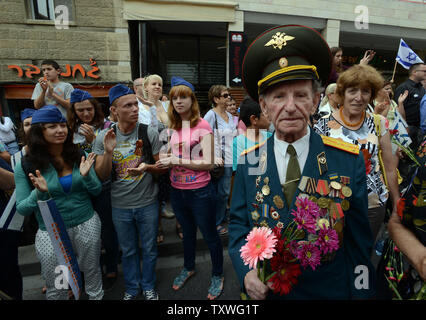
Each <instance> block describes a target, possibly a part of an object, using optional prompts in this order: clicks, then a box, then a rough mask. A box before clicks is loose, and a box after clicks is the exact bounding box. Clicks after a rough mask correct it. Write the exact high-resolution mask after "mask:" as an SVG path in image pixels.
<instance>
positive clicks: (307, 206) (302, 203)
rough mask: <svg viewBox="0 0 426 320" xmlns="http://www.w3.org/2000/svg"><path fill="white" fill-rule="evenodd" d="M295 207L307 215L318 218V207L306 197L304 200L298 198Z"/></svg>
mask: <svg viewBox="0 0 426 320" xmlns="http://www.w3.org/2000/svg"><path fill="white" fill-rule="evenodd" d="M296 207H298V208H300V209H301V210H304V211H306V212H307V213H308V214H310V215H312V216H313V217H314V218H318V217H319V215H320V207H318V205H317V204H316V203H315V202H313V201H311V200H309V199H308V198H306V197H305V198H301V197H298V198H297V200H296Z"/></svg>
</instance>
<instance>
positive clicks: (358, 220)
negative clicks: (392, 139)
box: [229, 130, 376, 300]
mask: <svg viewBox="0 0 426 320" xmlns="http://www.w3.org/2000/svg"><path fill="white" fill-rule="evenodd" d="M335 141H339V140H335ZM309 144H310V147H309V154H308V158H307V160H306V164H305V167H304V169H303V172H302V173H301V177H303V176H306V177H309V178H314V179H315V180H314V181H315V182H318V180H327V181H328V182H330V181H331V180H330V179H331V178H332V179H337V180H335V181H339V182H340V181H343V182H344V183H346V186H347V187H349V188H350V189H351V191H352V192H351V195H350V196H348V197H346V198H345V199H342V198H333V197H332V196H333V194H331V193H330V195H326V196H325V197H326V198H331V199H333V202H335V203H341V201H343V200H347V201H348V202H349V208H347V203H345V206H344V207H345V209H346V211H343V210H342V212H343V214H344V227H343V228H342V229H341V230H340V232H338V233H339V238H340V237H342V236H343V238H341V239H342V241H341V244H340V248H339V249H338V250H337V251H336V254H335V256H334V258H333V259H332V260H331V261H325V262H324V261H322V262H321V265H320V266H318V267H317V268H316V269H315V271H314V270H312V269H311V268H310V267H307V268H306V269H303V267H301V270H302V274H301V275H300V276H299V277H298V283H297V284H296V285H294V286H293V288H292V290H291V292H290V293H289V294H288V295H284V296H281V297H280V296H279V295H278V294H277V295H275V294H273V292H272V291H269V296H268V299H269V298H270V299H274V298H282V299H298V300H299V299H369V298H371V297H372V296H374V295H375V289H376V278H375V271H374V267H373V265H372V263H371V260H370V254H371V250H372V246H373V239H372V233H371V230H370V225H369V220H368V217H367V210H368V198H367V188H366V173H365V172H366V171H365V164H364V159H363V157H362V155H361V154H358V155H355V154H352V153H349V152H347V151H343V150H340V149H338V148H336V147H334V146H331V145H330V144H333V142H331V143H330V142H328V143H327V144H328V145H326V144H324V143H323V139H322V137H321V136H320V135H318V134H317V133H315V132H314V131H313V130H311V134H310V141H309ZM322 152H324V154H323V155H321V153H322ZM253 153H255V157H257V158H256V159H257V161H253ZM318 156H320V157H323V158H324V157H325V160H326V161H325V166H324V165H323V166H322V169H321V170H322V174H321V173H320V167H319V164H320V163H319V158H318ZM244 157H245V158H244V162H243V163H241V164H239V165H238V168H237V173H236V176H235V180H234V191H233V195H232V202H231V209H230V224H229V255H230V257H231V260H232V263H233V265H234V268H235V270H236V273H237V275H238V278H239V281H240V283H241V286H242V288H243V289H244V277H245V275H246V273H247V272H248V271H250V270H249V268H248V265H244V262H243V260H242V259H241V256H240V248H241V247H242V246H243V245H244V244H245V243H246V241H245V239H246V236H247V235H248V233H249V232H250V231H251V229H252V228H253V227H255V226H262V225H265V222H266V223H267V224H268V226H269V227H270V228H274V227H275V226H277V224H280V223H282V224H281V226H282V225H284V227H286V226H287V225H288V224H289V223H290V222H291V221H292V219H293V215H291V212H292V210H296V206H295V201H296V197H297V196H298V195H299V194H301V193H305V194H308V195H309V196H315V197H316V198H317V199H318V198H320V197H322V196H321V195H320V194H318V193H316V191H313V190H312V188H308V187H306V186H305V190H304V192H302V191H301V190H300V189H299V188H300V187H301V184H299V188H298V189H297V191H296V192H295V195H294V198H293V201H292V203H291V206H290V208H288V206H287V203H286V200H285V197H284V194H283V191H282V187H281V184H280V180H279V175H278V171H277V166H276V162H275V153H274V138H273V136H272V137H270V138H269V139H268V140H267V141H266V143H265V144H263V145H262V146H260V147H258V148H256V149H255V150H253V151H251V152H248V153H247V154H245V155H244ZM240 160H242V159H240ZM262 166H264V169H265V171H264V172H263V173H261V172H260V174H259V172H258V173H257V174H254V175H253V174H251V173H253V172H249V171H250V170H253V168H256V167H262ZM259 177H260V178H259ZM266 177H267V178H268V179H266V182H267V184H268V186H269V189H270V192H269V194H268V195H263V194H262V192H261V190H262V187H263V185H264V184H265V182H264V181H265V178H266ZM311 181H313V179H311ZM302 189H303V188H302ZM259 192H260V193H259ZM256 197H257V198H256ZM255 206H257V207H258V209H257V214H252V212H253V211H254V209H255ZM280 207H281V208H280ZM339 207H340V206H339ZM271 208H272V209H271ZM268 211H269V213H268ZM274 211H275V212H274ZM336 231H337V230H336ZM360 276H361V278H360Z"/></svg>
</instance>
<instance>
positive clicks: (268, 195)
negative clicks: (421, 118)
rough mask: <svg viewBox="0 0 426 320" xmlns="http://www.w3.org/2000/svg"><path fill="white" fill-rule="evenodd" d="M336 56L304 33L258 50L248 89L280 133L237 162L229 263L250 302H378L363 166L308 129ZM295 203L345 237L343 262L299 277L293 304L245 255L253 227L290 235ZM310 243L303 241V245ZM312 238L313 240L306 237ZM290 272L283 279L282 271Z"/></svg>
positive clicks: (285, 35)
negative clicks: (306, 204)
mask: <svg viewBox="0 0 426 320" xmlns="http://www.w3.org/2000/svg"><path fill="white" fill-rule="evenodd" d="M331 62H332V58H331V54H330V50H329V47H328V45H327V43H326V42H325V41H324V39H323V38H322V37H321V35H320V34H319V33H318V32H317V31H315V30H313V29H311V28H308V27H304V26H294V25H289V26H280V27H276V28H273V29H270V30H268V31H266V32H264V33H263V34H261V35H260V36H258V37H257V39H256V40H254V42H253V43H252V44H251V46H250V47H249V48H248V50H247V52H246V56H245V58H244V62H243V83H244V87H245V89H246V90H247V92H248V94H249V95H250V96H251V97H252V98H253V99H254V100H258V101H259V103H260V105H261V108H262V111H263V112H264V114H265V115H266V116H267V117H268V118H269V120H270V121H271V122H272V123H273V124H274V127H275V134H274V135H273V136H271V137H270V138H269V139H268V140H266V142H264V143H261V144H259V145H257V146H255V147H253V148H251V149H249V150H245V151H244V152H243V153H242V154H241V156H240V157H244V158H243V159H239V165H238V168H237V173H236V176H235V181H234V194H233V197H232V203H231V209H230V213H231V215H230V224H229V255H230V257H231V260H232V262H233V265H234V268H235V270H236V273H237V275H238V278H239V280H240V283H241V286H242V289H243V290H244V291H245V292H246V293H247V294H248V295H249V297H250V298H252V299H266V298H268V299H276V298H283V299H297V300H301V299H370V298H372V297H374V295H375V287H376V279H375V271H374V267H373V265H372V263H371V260H370V252H371V249H372V245H373V239H372V233H371V230H370V226H369V222H368V218H367V202H368V199H367V190H366V173H365V164H364V160H363V157H362V155H361V154H359V150H358V148H357V147H356V146H354V145H352V144H349V143H346V142H343V141H341V140H337V139H333V138H329V137H321V136H319V135H318V134H316V133H315V132H314V131H313V130H312V129H311V128H310V127H309V116H310V115H311V114H313V113H314V111H315V109H316V106H317V105H318V102H319V99H320V94H319V93H318V88H319V86H320V85H321V81H322V83H326V82H327V80H328V78H329V75H330V72H331ZM297 197H308V198H309V199H310V200H311V201H314V202H316V203H317V204H318V206H319V207H320V208H323V209H326V210H329V211H330V212H331V215H330V216H333V217H334V218H335V219H331V220H330V224H331V225H332V227H333V228H334V230H336V232H337V234H338V236H339V248H338V249H337V251H335V254H334V255H332V256H331V257H328V258H327V259H323V260H322V261H321V264H320V265H319V266H318V267H317V268H315V270H312V269H310V268H306V269H301V271H302V273H301V274H300V276H298V278H297V283H296V284H294V285H293V286H292V289H291V291H290V292H289V293H288V294H286V295H282V296H280V295H278V294H274V293H273V291H272V290H271V289H272V286H271V283H270V282H266V284H265V283H263V282H262V281H260V279H259V278H258V273H257V270H256V269H251V270H250V269H249V267H248V266H247V265H245V264H244V261H243V260H242V258H241V252H240V249H241V247H242V246H244V245H245V243H246V237H247V235H248V234H249V232H250V231H251V230H252V229H253V228H254V227H261V226H267V227H269V228H271V229H272V228H274V227H279V228H285V227H286V226H287V225H288V224H289V223H290V222H291V221H293V218H294V216H293V215H292V214H291V212H292V211H293V210H295V209H296V206H295V202H296V198H297ZM303 237H307V235H306V234H305V235H304V236H302V238H301V239H299V240H304V238H303ZM305 239H306V238H305ZM281 271H283V272H285V270H281Z"/></svg>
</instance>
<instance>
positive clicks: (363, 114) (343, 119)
mask: <svg viewBox="0 0 426 320" xmlns="http://www.w3.org/2000/svg"><path fill="white" fill-rule="evenodd" d="M339 114H340V118H341V119H342V121H343V123H344V124H345V125H346V126H348V127H358V126H359V125H360V124H361V123H362V122H363V121H364V118H365V111H363V112H362V117H361V120H359V121H358V122H357V123H350V122H347V121H346V120H345V118H344V117H343V106H342V107H341V108H340V109H339Z"/></svg>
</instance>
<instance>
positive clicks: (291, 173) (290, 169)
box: [283, 144, 300, 208]
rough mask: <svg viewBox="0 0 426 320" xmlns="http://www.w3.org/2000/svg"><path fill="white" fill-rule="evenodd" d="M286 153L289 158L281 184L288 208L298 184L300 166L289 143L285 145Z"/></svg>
mask: <svg viewBox="0 0 426 320" xmlns="http://www.w3.org/2000/svg"><path fill="white" fill-rule="evenodd" d="M287 153H288V154H289V155H290V160H289V161H288V165H287V173H286V178H285V183H284V186H283V192H284V196H285V199H286V200H287V205H288V207H289V208H290V206H291V201H292V200H293V196H294V193H295V192H296V189H297V186H298V185H299V180H300V167H299V161H298V160H297V153H296V150H295V149H294V147H293V146H292V145H291V144H290V145H288V147H287Z"/></svg>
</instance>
